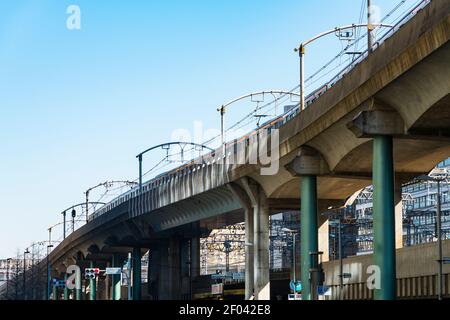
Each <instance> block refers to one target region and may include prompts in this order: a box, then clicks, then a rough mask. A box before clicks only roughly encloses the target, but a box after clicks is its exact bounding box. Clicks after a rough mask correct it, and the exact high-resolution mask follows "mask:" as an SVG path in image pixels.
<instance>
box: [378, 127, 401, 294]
mask: <svg viewBox="0 0 450 320" xmlns="http://www.w3.org/2000/svg"><path fill="white" fill-rule="evenodd" d="M373 232H374V236H373V241H374V263H375V265H376V266H378V267H379V268H380V288H379V289H375V292H374V298H375V300H395V298H396V270H395V204H394V163H393V142H392V137H391V136H376V137H375V138H374V140H373Z"/></svg>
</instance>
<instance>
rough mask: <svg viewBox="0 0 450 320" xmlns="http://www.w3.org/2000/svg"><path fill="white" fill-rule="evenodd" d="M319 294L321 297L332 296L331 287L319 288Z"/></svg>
mask: <svg viewBox="0 0 450 320" xmlns="http://www.w3.org/2000/svg"><path fill="white" fill-rule="evenodd" d="M317 294H318V295H319V296H331V290H330V287H327V286H318V287H317Z"/></svg>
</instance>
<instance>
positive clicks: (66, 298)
mask: <svg viewBox="0 0 450 320" xmlns="http://www.w3.org/2000/svg"><path fill="white" fill-rule="evenodd" d="M64 282H65V283H66V286H64V300H69V289H68V288H67V273H64Z"/></svg>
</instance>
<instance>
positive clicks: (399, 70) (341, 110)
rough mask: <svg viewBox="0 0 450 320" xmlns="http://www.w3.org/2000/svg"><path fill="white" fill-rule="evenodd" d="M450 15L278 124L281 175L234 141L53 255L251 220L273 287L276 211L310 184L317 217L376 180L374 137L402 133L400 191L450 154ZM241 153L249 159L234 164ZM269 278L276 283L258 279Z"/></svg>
mask: <svg viewBox="0 0 450 320" xmlns="http://www.w3.org/2000/svg"><path fill="white" fill-rule="evenodd" d="M449 14H450V6H448V1H447V0H434V1H432V2H431V3H430V4H429V5H428V6H427V7H425V8H424V9H423V10H421V11H420V12H418V13H417V15H415V16H414V17H413V18H412V19H411V20H410V21H408V22H407V23H406V24H405V25H403V26H402V27H401V28H400V29H399V30H398V31H397V32H396V33H395V34H393V35H392V36H391V37H390V38H388V39H387V40H386V41H384V42H383V43H381V44H380V45H379V47H378V48H376V50H374V52H372V53H370V54H369V55H368V57H367V58H365V59H364V60H363V61H361V62H360V63H359V64H357V65H356V66H354V67H353V69H351V70H350V71H348V72H347V73H346V74H345V75H343V76H342V78H341V79H340V80H339V81H337V82H336V83H334V85H333V86H332V87H331V88H329V89H328V90H327V91H326V92H325V93H323V95H321V96H320V97H319V98H318V99H317V100H315V101H314V102H312V103H311V104H310V105H309V106H308V108H307V109H306V110H304V111H302V112H300V113H298V114H297V115H295V116H294V117H293V118H292V119H290V120H289V121H284V122H283V123H277V124H275V125H274V126H275V127H276V128H278V129H279V138H280V144H279V157H278V159H277V160H278V161H279V163H280V170H279V171H278V172H277V174H275V175H267V176H264V175H261V171H260V170H261V169H262V168H263V167H264V166H262V165H261V164H255V165H251V164H249V160H250V157H251V155H252V154H254V153H257V149H258V143H256V144H255V143H251V142H252V141H253V140H252V137H251V136H250V137H246V138H244V139H242V140H240V141H239V142H238V143H237V144H229V145H228V146H227V149H226V150H227V152H226V157H225V163H224V164H218V162H219V160H220V159H221V158H222V157H223V156H222V155H221V150H217V151H216V152H215V153H214V154H209V155H206V156H204V157H203V158H202V159H201V160H202V161H201V163H198V164H190V165H188V166H184V167H183V168H180V169H179V170H177V171H176V172H171V173H169V174H167V175H165V176H162V177H159V178H158V179H154V180H152V181H150V182H148V183H147V184H145V185H144V187H143V191H142V192H140V190H139V189H135V190H133V191H131V192H129V193H127V194H125V195H123V196H121V197H119V198H118V199H116V200H115V201H113V202H112V203H110V204H108V205H106V206H105V207H103V208H101V209H100V210H98V211H97V212H95V213H94V214H93V215H92V216H91V218H90V221H89V223H88V224H86V225H85V226H83V227H81V228H80V229H79V230H77V231H75V232H74V233H72V234H71V235H69V236H68V237H67V238H66V239H65V240H64V241H63V242H62V243H61V244H60V245H59V246H58V247H56V248H55V249H54V250H53V252H52V253H51V255H50V261H51V264H52V265H54V266H55V269H56V270H57V269H58V266H59V265H61V266H63V265H67V264H70V263H73V262H74V261H78V260H79V259H88V257H90V256H92V255H94V254H96V255H99V256H101V255H103V256H110V255H111V254H112V253H125V252H127V251H129V249H130V248H133V247H134V248H154V247H155V246H159V244H160V241H166V239H169V238H170V239H172V238H184V239H194V238H198V237H200V236H202V235H205V234H207V233H208V230H211V229H212V228H215V227H219V226H222V225H226V224H232V223H236V222H242V221H244V220H245V221H246V222H247V223H248V225H247V226H248V227H250V229H252V230H253V229H254V230H255V232H254V234H253V232H251V233H250V234H249V235H248V237H249V238H248V239H249V240H251V241H250V242H252V243H253V245H254V248H253V250H254V252H253V253H251V252H249V253H248V254H249V255H252V256H253V255H254V259H256V260H257V261H259V262H255V263H254V265H255V269H257V270H258V271H256V270H255V271H254V272H255V274H258V276H255V288H257V289H258V290H256V289H255V290H256V291H259V290H261V291H263V289H264V286H265V285H266V284H267V270H265V268H266V266H262V265H263V264H265V262H266V260H267V256H268V252H266V251H268V236H267V234H268V230H263V229H265V228H266V229H267V226H268V224H267V221H268V215H269V214H270V212H279V211H282V210H286V209H292V208H296V209H300V206H301V205H303V202H304V201H303V200H304V199H303V198H304V197H303V196H302V195H304V192H305V191H306V190H302V186H306V187H307V188H308V190H309V188H310V186H311V185H310V184H305V183H306V182H307V181H309V178H308V177H310V176H314V179H317V180H316V181H317V189H316V193H317V194H316V200H317V201H318V207H319V208H318V210H317V209H316V210H315V212H316V214H317V212H320V210H321V209H323V208H327V207H328V206H330V205H342V204H344V203H345V201H346V200H347V199H348V198H349V197H350V196H351V195H352V194H354V193H355V192H356V191H358V190H360V189H361V188H363V187H365V186H367V185H370V184H371V183H372V173H373V166H374V158H376V156H377V155H376V154H375V152H374V150H375V145H374V141H375V140H376V139H374V136H375V137H377V136H389V137H391V138H392V141H393V142H392V143H393V149H392V151H393V154H392V161H393V165H394V168H395V169H394V171H393V174H394V175H395V179H396V186H397V189H399V185H400V184H401V183H403V182H406V181H407V180H408V179H411V178H412V177H414V176H417V175H419V174H423V173H428V172H429V171H430V170H431V169H432V168H433V167H434V166H435V165H436V164H437V163H438V162H440V161H441V160H443V159H445V158H447V157H448V156H449V155H450V96H449V94H450V63H449V58H450V42H449V39H450V16H449ZM255 134H261V133H258V132H255ZM240 147H241V148H242V149H241V150H245V157H244V158H245V159H246V160H247V161H245V164H242V163H241V164H232V163H231V161H230V159H231V158H232V157H233V156H234V154H235V152H236V148H238V149H239V148H240ZM260 147H261V146H260ZM293 172H294V174H293ZM306 187H305V188H306ZM313 200H314V198H313ZM309 203H310V202H308V204H309ZM302 211H303V210H302ZM310 218H311V216H310ZM316 219H317V218H316ZM313 220H314V219H313ZM313 220H312V221H313ZM305 222H306V220H305ZM305 225H306V224H305ZM311 225H312V226H313V227H314V226H315V223H312V224H311ZM258 237H259V238H258ZM253 240H254V241H253ZM167 241H169V242H170V241H171V240H167ZM168 246H169V247H170V245H168ZM93 248H95V249H93ZM179 250H181V251H182V249H179ZM139 251H140V252H143V250H139ZM181 251H180V252H181ZM249 251H250V250H249ZM248 259H250V256H248ZM169 260H170V259H169ZM249 261H251V260H249ZM252 264H253V263H252ZM258 268H261V270H259V269H258ZM249 273H250V272H249ZM260 273H263V274H266V276H265V279H263V280H261V281H262V282H261V283H259V284H256V283H257V282H258V281H260V278H259V274H260ZM249 276H251V275H249ZM263 278H264V277H263ZM166 280H167V279H166Z"/></svg>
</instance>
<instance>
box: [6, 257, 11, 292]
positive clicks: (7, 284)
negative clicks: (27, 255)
mask: <svg viewBox="0 0 450 320" xmlns="http://www.w3.org/2000/svg"><path fill="white" fill-rule="evenodd" d="M10 263H11V258H8V259H6V299H7V300H9V264H10Z"/></svg>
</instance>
